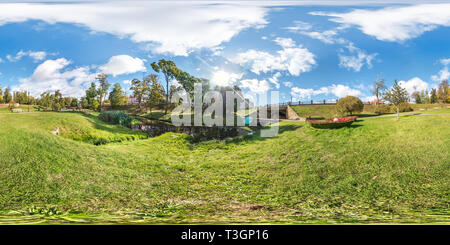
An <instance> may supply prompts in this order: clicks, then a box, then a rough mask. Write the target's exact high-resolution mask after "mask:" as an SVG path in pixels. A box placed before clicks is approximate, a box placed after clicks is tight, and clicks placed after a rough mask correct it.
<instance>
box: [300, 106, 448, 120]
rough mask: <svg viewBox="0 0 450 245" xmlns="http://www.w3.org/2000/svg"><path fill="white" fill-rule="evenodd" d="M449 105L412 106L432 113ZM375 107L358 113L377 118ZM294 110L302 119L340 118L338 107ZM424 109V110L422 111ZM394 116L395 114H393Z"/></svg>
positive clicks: (306, 107)
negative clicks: (337, 111)
mask: <svg viewBox="0 0 450 245" xmlns="http://www.w3.org/2000/svg"><path fill="white" fill-rule="evenodd" d="M448 106H449V105H440V104H411V107H412V108H413V109H414V111H420V112H421V113H425V112H432V111H434V110H438V109H444V108H445V109H446V108H447V107H448ZM375 107H376V106H375V105H364V109H363V111H362V112H360V113H356V114H355V115H358V116H359V117H368V116H377V114H375V112H374V110H375ZM292 109H293V110H294V111H295V112H296V113H297V114H298V115H299V116H300V117H312V118H330V117H334V116H339V114H338V113H336V105H294V106H292ZM421 109H423V110H421ZM392 114H394V112H392Z"/></svg>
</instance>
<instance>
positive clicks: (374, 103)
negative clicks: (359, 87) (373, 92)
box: [365, 99, 384, 105]
mask: <svg viewBox="0 0 450 245" xmlns="http://www.w3.org/2000/svg"><path fill="white" fill-rule="evenodd" d="M365 104H366V105H376V104H379V105H382V104H384V102H383V101H381V100H376V99H375V100H372V101H367V102H366V103H365Z"/></svg>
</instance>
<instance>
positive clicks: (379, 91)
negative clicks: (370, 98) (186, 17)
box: [372, 74, 386, 105]
mask: <svg viewBox="0 0 450 245" xmlns="http://www.w3.org/2000/svg"><path fill="white" fill-rule="evenodd" d="M385 90H386V85H384V79H380V77H379V74H378V77H377V80H376V81H375V83H374V84H373V87H372V93H373V95H375V97H376V98H377V101H376V104H377V105H378V101H380V97H382V95H383V93H384V91H385Z"/></svg>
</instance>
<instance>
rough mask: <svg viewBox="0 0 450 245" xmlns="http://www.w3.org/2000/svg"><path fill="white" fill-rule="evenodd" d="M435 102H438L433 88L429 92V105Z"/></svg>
mask: <svg viewBox="0 0 450 245" xmlns="http://www.w3.org/2000/svg"><path fill="white" fill-rule="evenodd" d="M437 102H438V97H437V95H436V89H435V88H433V89H432V90H431V95H430V103H431V104H434V103H437Z"/></svg>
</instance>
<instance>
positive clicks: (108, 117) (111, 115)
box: [98, 111, 133, 127]
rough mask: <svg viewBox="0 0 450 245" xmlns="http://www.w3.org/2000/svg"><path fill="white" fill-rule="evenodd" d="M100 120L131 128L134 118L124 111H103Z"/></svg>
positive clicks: (99, 116)
mask: <svg viewBox="0 0 450 245" xmlns="http://www.w3.org/2000/svg"><path fill="white" fill-rule="evenodd" d="M98 118H99V119H100V120H102V121H104V122H109V123H114V124H120V125H122V126H125V127H131V122H132V121H133V118H132V117H130V116H128V114H126V113H125V112H124V111H102V112H101V113H100V115H98Z"/></svg>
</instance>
